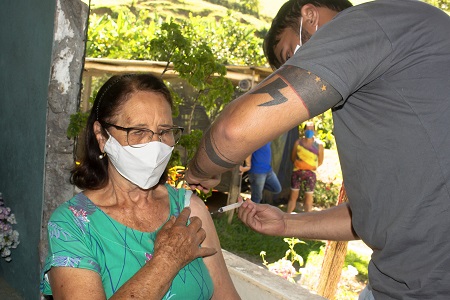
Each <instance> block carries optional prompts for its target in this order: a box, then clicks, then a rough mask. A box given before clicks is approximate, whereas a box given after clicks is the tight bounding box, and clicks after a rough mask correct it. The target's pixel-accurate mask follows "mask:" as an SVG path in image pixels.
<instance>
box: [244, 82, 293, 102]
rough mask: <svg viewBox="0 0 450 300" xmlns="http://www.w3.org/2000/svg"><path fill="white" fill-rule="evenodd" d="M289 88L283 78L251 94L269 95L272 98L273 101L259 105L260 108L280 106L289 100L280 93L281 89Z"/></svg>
mask: <svg viewBox="0 0 450 300" xmlns="http://www.w3.org/2000/svg"><path fill="white" fill-rule="evenodd" d="M287 86H288V85H287V84H286V83H285V82H284V81H283V80H282V79H281V78H277V79H275V80H274V81H273V82H271V83H270V84H268V85H265V86H263V87H261V88H259V89H256V90H255V91H253V92H251V94H269V95H270V96H271V97H272V100H270V101H267V102H264V103H262V104H259V105H258V106H272V105H278V104H281V103H284V102H286V101H287V98H286V97H285V96H283V94H282V93H281V92H280V90H281V89H284V88H285V87H287Z"/></svg>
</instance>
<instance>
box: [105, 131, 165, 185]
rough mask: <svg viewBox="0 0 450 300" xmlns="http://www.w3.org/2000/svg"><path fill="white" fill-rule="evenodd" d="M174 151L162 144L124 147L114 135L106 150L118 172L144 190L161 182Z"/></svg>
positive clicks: (106, 144) (107, 143) (107, 142)
mask: <svg viewBox="0 0 450 300" xmlns="http://www.w3.org/2000/svg"><path fill="white" fill-rule="evenodd" d="M172 150H173V147H170V146H168V145H166V144H164V143H161V142H150V143H148V144H147V145H145V146H144V147H141V148H133V147H130V146H122V145H121V144H120V143H119V142H118V141H117V140H116V139H115V138H114V137H113V136H112V135H109V139H108V140H107V141H106V143H105V149H104V151H105V152H106V153H107V154H108V156H107V157H109V159H110V161H111V163H112V164H113V165H114V167H115V168H116V170H117V172H119V173H120V174H121V175H122V176H123V177H125V178H126V179H128V180H129V181H131V182H132V183H134V184H135V185H137V186H138V187H140V188H142V189H144V190H146V189H149V188H151V187H154V186H155V185H156V184H157V183H158V182H159V179H160V178H161V175H162V174H163V173H164V170H165V169H166V167H167V164H168V163H169V160H170V155H171V154H172Z"/></svg>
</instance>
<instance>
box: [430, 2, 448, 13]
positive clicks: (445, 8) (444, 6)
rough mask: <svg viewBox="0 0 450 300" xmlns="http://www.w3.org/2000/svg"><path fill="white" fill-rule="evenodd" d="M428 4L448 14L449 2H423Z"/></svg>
mask: <svg viewBox="0 0 450 300" xmlns="http://www.w3.org/2000/svg"><path fill="white" fill-rule="evenodd" d="M424 1H425V2H427V3H428V4H431V5H433V6H436V7H437V8H440V9H442V10H443V11H446V12H450V1H449V0H424Z"/></svg>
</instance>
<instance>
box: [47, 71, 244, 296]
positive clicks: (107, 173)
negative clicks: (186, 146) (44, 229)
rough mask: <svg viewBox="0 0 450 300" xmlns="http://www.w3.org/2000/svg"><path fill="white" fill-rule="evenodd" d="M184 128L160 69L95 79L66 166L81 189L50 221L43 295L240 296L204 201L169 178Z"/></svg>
mask: <svg viewBox="0 0 450 300" xmlns="http://www.w3.org/2000/svg"><path fill="white" fill-rule="evenodd" d="M181 133H182V128H181V127H178V126H175V125H174V124H173V120H172V99H171V96H170V92H169V90H168V89H167V87H166V86H165V85H164V83H163V82H162V81H161V80H160V79H158V78H157V77H155V76H153V75H149V74H139V75H138V74H127V75H120V76H113V77H112V78H110V79H109V80H108V81H107V82H106V83H105V84H104V85H103V86H102V87H101V89H100V91H99V92H98V94H97V97H96V99H95V102H94V105H93V108H92V110H91V113H90V115H89V119H88V122H87V126H86V143H85V150H84V154H85V157H84V159H83V160H82V162H81V164H80V165H79V166H77V167H76V168H75V169H74V170H73V171H72V177H71V180H72V182H73V183H74V184H75V185H76V186H78V187H79V188H80V189H82V190H83V192H81V193H79V194H77V195H76V196H75V197H73V198H72V199H70V200H69V201H68V202H66V203H64V204H62V205H61V206H59V207H58V208H57V209H56V210H55V212H53V214H52V216H51V218H50V221H49V223H48V233H49V234H48V237H49V254H48V257H47V259H46V263H45V266H44V269H43V276H42V283H41V289H42V292H43V294H44V295H53V297H54V298H55V299H90V300H94V299H131V298H133V299H171V300H173V299H211V298H212V299H239V296H238V294H237V292H236V290H235V288H234V286H233V283H232V281H231V278H230V276H229V274H228V272H227V268H226V265H225V261H224V258H223V255H222V252H221V248H220V243H219V239H218V236H217V233H216V231H215V228H214V224H213V222H212V219H211V216H210V214H209V213H208V210H207V208H206V207H205V205H204V203H203V201H201V199H199V198H198V197H197V196H195V195H193V194H192V192H191V191H189V190H185V189H178V190H177V189H175V188H173V187H171V186H170V185H168V184H165V181H166V178H167V176H166V172H165V170H166V166H167V163H168V161H169V159H170V156H171V153H172V150H173V148H174V146H175V144H176V143H177V142H178V140H179V138H180V136H181ZM188 206H189V208H187V207H188ZM183 208H184V209H183ZM189 214H191V216H192V217H191V218H190V219H189ZM175 217H178V218H177V219H175ZM202 226H203V228H202ZM205 236H206V237H205ZM203 257H204V258H203Z"/></svg>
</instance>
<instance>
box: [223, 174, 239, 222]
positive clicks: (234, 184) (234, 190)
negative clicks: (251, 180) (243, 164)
mask: <svg viewBox="0 0 450 300" xmlns="http://www.w3.org/2000/svg"><path fill="white" fill-rule="evenodd" d="M241 181H242V174H241V172H239V165H237V166H235V167H234V168H233V170H232V171H231V180H230V187H229V189H228V199H227V205H228V204H233V203H236V202H237V200H238V197H239V195H240V194H241ZM226 213H227V215H228V224H231V221H232V220H233V215H234V209H233V210H230V211H228V212H226Z"/></svg>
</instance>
